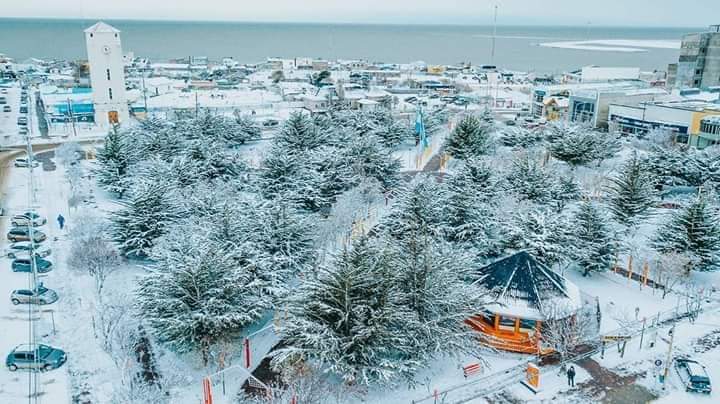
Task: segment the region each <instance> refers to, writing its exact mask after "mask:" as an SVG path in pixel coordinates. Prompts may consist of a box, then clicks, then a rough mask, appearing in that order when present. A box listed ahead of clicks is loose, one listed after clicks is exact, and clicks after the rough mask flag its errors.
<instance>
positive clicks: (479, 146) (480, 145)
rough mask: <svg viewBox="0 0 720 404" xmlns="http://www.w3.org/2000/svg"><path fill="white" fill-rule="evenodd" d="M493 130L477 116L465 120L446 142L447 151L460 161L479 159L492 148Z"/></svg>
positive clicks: (467, 117) (470, 116)
mask: <svg viewBox="0 0 720 404" xmlns="http://www.w3.org/2000/svg"><path fill="white" fill-rule="evenodd" d="M490 135H491V128H490V126H489V125H488V124H487V123H484V122H483V121H481V120H480V119H478V118H477V117H475V116H472V115H469V116H466V117H465V118H463V119H462V120H461V121H460V122H459V123H458V124H457V126H456V127H455V129H454V130H453V131H452V133H450V136H448V139H447V140H446V142H445V151H447V152H448V153H449V154H450V155H452V156H453V157H455V158H459V159H467V158H470V157H478V156H481V155H483V154H486V153H487V152H488V151H489V150H490V148H491V138H490Z"/></svg>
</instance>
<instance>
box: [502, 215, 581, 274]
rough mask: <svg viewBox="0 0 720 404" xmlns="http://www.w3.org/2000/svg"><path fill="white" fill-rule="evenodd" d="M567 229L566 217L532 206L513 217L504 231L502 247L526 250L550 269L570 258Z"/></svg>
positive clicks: (569, 241) (569, 239)
mask: <svg viewBox="0 0 720 404" xmlns="http://www.w3.org/2000/svg"><path fill="white" fill-rule="evenodd" d="M569 228H570V225H569V223H568V221H567V218H566V217H565V216H563V215H560V214H557V213H556V212H554V211H550V210H548V209H538V208H537V207H532V208H531V209H529V210H526V211H518V212H517V213H516V214H515V215H514V216H513V218H512V220H511V221H510V223H509V224H508V226H507V229H506V231H507V239H506V240H505V246H506V247H507V248H511V249H514V250H526V251H527V252H528V253H529V254H530V255H532V256H533V257H535V259H537V260H538V261H540V262H542V263H543V264H545V265H547V266H550V267H552V266H554V265H556V264H560V263H562V262H564V261H566V260H567V259H568V258H570V253H571V250H570V248H571V245H570V244H571V242H572V239H571V238H570V234H569Z"/></svg>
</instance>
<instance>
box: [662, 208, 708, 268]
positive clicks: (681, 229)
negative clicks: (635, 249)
mask: <svg viewBox="0 0 720 404" xmlns="http://www.w3.org/2000/svg"><path fill="white" fill-rule="evenodd" d="M653 245H654V247H655V249H657V250H658V251H659V252H662V253H679V254H686V255H687V256H689V257H691V259H692V265H693V267H694V268H695V269H697V270H700V271H711V270H716V269H718V267H719V266H720V259H719V257H718V253H719V252H720V225H718V215H717V209H716V208H715V207H714V206H711V205H709V204H708V201H707V200H706V199H705V197H702V196H700V197H698V198H696V199H695V200H694V201H692V202H691V203H690V204H689V205H687V206H686V207H684V208H683V209H681V210H679V211H677V212H676V213H675V214H673V216H672V217H671V218H670V220H669V221H668V222H667V223H665V224H664V225H663V226H662V227H661V228H660V229H659V230H658V233H657V235H656V237H655V239H654V240H653Z"/></svg>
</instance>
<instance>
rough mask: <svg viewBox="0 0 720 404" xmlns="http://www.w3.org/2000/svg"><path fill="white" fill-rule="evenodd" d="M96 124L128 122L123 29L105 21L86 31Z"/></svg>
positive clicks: (104, 125)
mask: <svg viewBox="0 0 720 404" xmlns="http://www.w3.org/2000/svg"><path fill="white" fill-rule="evenodd" d="M85 44H86V46H87V54H88V63H89V65H90V85H91V86H92V89H93V106H94V108H95V123H96V124H97V125H99V126H101V127H109V126H110V125H111V124H115V123H123V122H127V121H128V119H129V114H128V104H127V96H126V94H125V70H124V61H123V52H122V44H121V42H120V31H119V30H117V29H115V28H113V27H111V26H110V25H108V24H105V23H104V22H98V23H97V24H95V25H93V26H92V27H90V28H88V29H86V30H85Z"/></svg>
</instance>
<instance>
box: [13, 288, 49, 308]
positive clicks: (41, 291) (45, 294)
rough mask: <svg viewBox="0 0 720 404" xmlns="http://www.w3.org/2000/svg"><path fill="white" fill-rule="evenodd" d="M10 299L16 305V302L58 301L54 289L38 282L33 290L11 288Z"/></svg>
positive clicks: (44, 302) (41, 303)
mask: <svg viewBox="0 0 720 404" xmlns="http://www.w3.org/2000/svg"><path fill="white" fill-rule="evenodd" d="M10 301H11V302H12V304H14V305H16V306H17V305H18V304H39V305H45V304H53V303H55V302H57V301H58V294H57V292H55V291H54V290H52V289H48V288H46V287H45V286H43V284H42V283H40V285H38V287H37V289H35V290H30V289H17V290H13V291H12V293H11V294H10Z"/></svg>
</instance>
